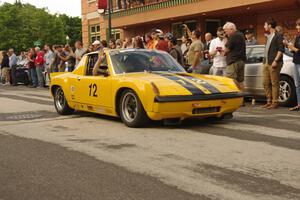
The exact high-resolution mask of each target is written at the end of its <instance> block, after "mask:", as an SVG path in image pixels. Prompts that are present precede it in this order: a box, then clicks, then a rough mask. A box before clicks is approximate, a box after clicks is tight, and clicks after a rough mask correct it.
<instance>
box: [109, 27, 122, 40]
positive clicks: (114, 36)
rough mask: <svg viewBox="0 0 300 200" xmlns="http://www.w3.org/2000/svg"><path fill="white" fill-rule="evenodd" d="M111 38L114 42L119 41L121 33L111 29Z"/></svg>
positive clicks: (118, 30)
mask: <svg viewBox="0 0 300 200" xmlns="http://www.w3.org/2000/svg"><path fill="white" fill-rule="evenodd" d="M111 36H112V38H113V39H115V40H117V39H120V38H121V31H120V29H112V30H111Z"/></svg>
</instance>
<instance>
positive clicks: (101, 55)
mask: <svg viewBox="0 0 300 200" xmlns="http://www.w3.org/2000/svg"><path fill="white" fill-rule="evenodd" d="M104 59H105V52H104V50H103V49H101V50H99V52H98V60H97V62H96V64H95V65H94V67H93V76H98V75H99V74H101V72H106V71H107V69H101V68H100V66H101V63H103V61H104Z"/></svg>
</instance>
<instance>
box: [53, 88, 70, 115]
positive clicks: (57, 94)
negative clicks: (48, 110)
mask: <svg viewBox="0 0 300 200" xmlns="http://www.w3.org/2000/svg"><path fill="white" fill-rule="evenodd" d="M54 105H55V109H56V111H57V112H58V113H59V114H61V115H69V114H72V113H73V112H74V109H72V108H70V107H69V105H68V102H67V99H66V97H65V95H64V92H63V90H62V88H61V87H58V88H56V89H55V91H54Z"/></svg>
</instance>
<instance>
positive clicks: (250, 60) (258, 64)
mask: <svg viewBox="0 0 300 200" xmlns="http://www.w3.org/2000/svg"><path fill="white" fill-rule="evenodd" d="M264 49H265V46H264V45H254V46H248V47H247V49H246V53H247V61H246V65H245V93H246V96H258V97H265V93H264V88H263V64H262V62H263V58H264ZM283 60H284V64H283V67H282V69H281V72H280V96H279V102H280V105H282V106H291V105H293V104H295V103H296V88H295V84H294V78H293V74H294V63H293V62H292V61H293V58H292V57H291V55H287V54H284V58H283Z"/></svg>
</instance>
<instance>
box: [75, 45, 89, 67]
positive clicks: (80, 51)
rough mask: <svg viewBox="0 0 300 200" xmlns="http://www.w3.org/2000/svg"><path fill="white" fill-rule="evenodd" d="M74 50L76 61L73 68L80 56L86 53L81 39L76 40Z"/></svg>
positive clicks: (76, 65)
mask: <svg viewBox="0 0 300 200" xmlns="http://www.w3.org/2000/svg"><path fill="white" fill-rule="evenodd" d="M75 47H76V51H75V56H76V63H75V69H76V68H77V67H78V64H79V62H80V60H81V58H82V56H83V55H84V54H85V53H86V51H87V50H86V49H85V48H83V46H82V42H81V41H79V40H78V41H76V43H75Z"/></svg>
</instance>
